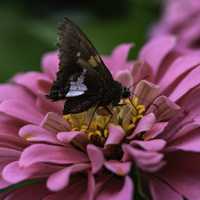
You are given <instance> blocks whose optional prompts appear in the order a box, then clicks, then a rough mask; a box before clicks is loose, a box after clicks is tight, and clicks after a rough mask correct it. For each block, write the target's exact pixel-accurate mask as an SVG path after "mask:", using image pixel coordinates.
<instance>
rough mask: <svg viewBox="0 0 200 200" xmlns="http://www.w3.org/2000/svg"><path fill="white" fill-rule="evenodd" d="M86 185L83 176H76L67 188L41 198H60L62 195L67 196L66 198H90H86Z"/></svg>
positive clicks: (53, 199) (58, 199) (72, 199)
mask: <svg viewBox="0 0 200 200" xmlns="http://www.w3.org/2000/svg"><path fill="white" fill-rule="evenodd" d="M86 187H87V182H86V180H85V178H84V177H83V176H78V177H76V178H75V180H74V181H72V182H71V183H70V185H69V186H68V187H67V188H65V189H64V190H62V191H59V192H54V193H52V194H50V195H48V196H46V197H45V198H43V200H61V199H63V197H67V200H86V199H87V200H90V198H86V195H87V188H86ZM87 197H88V196H87Z"/></svg>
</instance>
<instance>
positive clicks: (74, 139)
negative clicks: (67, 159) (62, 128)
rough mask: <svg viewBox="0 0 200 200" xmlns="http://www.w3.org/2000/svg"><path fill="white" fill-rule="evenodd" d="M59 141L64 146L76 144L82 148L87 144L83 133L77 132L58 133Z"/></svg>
mask: <svg viewBox="0 0 200 200" xmlns="http://www.w3.org/2000/svg"><path fill="white" fill-rule="evenodd" d="M57 138H58V140H59V141H61V142H62V143H65V144H69V143H72V144H74V145H75V144H78V145H81V146H82V147H83V148H84V147H85V146H86V145H87V144H88V142H89V141H88V138H87V136H86V134H85V133H82V132H79V131H69V132H60V133H58V134H57Z"/></svg>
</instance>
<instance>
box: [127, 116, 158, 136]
mask: <svg viewBox="0 0 200 200" xmlns="http://www.w3.org/2000/svg"><path fill="white" fill-rule="evenodd" d="M155 121H156V118H155V115H154V114H153V113H149V114H148V115H145V116H144V117H143V118H142V119H141V120H140V121H139V123H138V124H137V126H136V129H135V130H134V132H133V133H132V134H131V135H130V136H128V137H127V138H128V139H133V138H134V137H135V136H136V135H138V134H139V133H142V132H146V131H149V130H151V128H152V126H153V124H154V123H155Z"/></svg>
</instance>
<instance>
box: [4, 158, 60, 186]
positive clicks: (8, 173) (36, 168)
mask: <svg viewBox="0 0 200 200" xmlns="http://www.w3.org/2000/svg"><path fill="white" fill-rule="evenodd" d="M56 169H59V168H56V167H55V166H51V167H49V166H48V165H47V164H35V165H32V166H31V167H27V168H26V167H25V168H24V167H20V166H19V162H18V161H14V162H12V163H10V164H8V165H6V166H5V167H4V169H3V172H2V175H3V178H4V179H5V180H6V181H8V182H9V183H18V182H21V181H23V180H26V179H29V178H33V177H34V178H35V177H45V176H47V175H48V174H49V173H50V172H51V173H52V172H53V171H55V170H56Z"/></svg>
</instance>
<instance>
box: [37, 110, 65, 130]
mask: <svg viewBox="0 0 200 200" xmlns="http://www.w3.org/2000/svg"><path fill="white" fill-rule="evenodd" d="M40 126H41V127H42V128H44V129H46V130H48V131H50V132H53V133H58V132H62V131H66V130H69V124H68V123H67V121H66V120H65V119H64V118H63V116H62V115H59V114H58V113H53V112H48V113H47V114H46V115H45V117H44V118H43V120H42V121H41V123H40Z"/></svg>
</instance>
